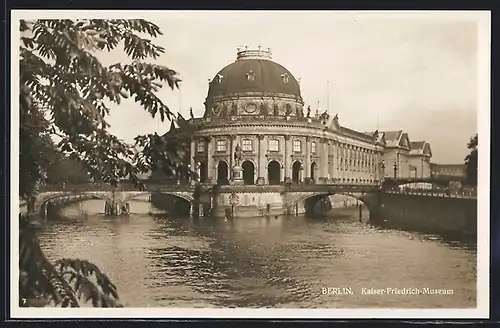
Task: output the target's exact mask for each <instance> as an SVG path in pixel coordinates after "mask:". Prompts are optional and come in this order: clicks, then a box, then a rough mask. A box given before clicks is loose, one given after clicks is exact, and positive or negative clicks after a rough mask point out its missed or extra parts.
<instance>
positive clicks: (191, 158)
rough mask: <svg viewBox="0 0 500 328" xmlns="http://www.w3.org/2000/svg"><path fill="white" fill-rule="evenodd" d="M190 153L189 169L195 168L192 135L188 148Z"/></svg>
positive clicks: (194, 147) (194, 145)
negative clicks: (189, 147)
mask: <svg viewBox="0 0 500 328" xmlns="http://www.w3.org/2000/svg"><path fill="white" fill-rule="evenodd" d="M190 151H191V152H190V153H189V165H190V167H191V170H194V169H195V164H196V163H195V160H194V158H195V155H196V141H195V140H194V138H193V137H191V149H190Z"/></svg>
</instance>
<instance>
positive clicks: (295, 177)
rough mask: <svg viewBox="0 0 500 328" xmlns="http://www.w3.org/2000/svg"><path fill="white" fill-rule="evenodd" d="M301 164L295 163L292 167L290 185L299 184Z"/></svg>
mask: <svg viewBox="0 0 500 328" xmlns="http://www.w3.org/2000/svg"><path fill="white" fill-rule="evenodd" d="M302 169H303V168H302V163H301V162H299V161H295V162H294V163H293V165H292V183H294V184H299V182H300V180H301V173H302V172H301V171H302Z"/></svg>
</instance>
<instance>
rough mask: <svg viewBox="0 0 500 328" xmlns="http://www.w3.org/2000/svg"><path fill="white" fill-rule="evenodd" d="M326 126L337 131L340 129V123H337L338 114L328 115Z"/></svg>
mask: <svg viewBox="0 0 500 328" xmlns="http://www.w3.org/2000/svg"><path fill="white" fill-rule="evenodd" d="M326 126H327V127H328V128H329V129H332V130H335V131H338V130H340V123H339V116H338V115H337V114H335V116H333V117H332V116H330V117H329V118H328V121H327V123H326Z"/></svg>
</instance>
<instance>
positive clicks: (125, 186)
mask: <svg viewBox="0 0 500 328" xmlns="http://www.w3.org/2000/svg"><path fill="white" fill-rule="evenodd" d="M143 185H144V188H138V187H137V186H135V185H134V184H132V183H122V184H120V185H119V186H118V187H116V188H113V187H112V186H110V185H109V184H105V183H102V184H101V183H82V184H71V185H64V184H55V185H46V186H43V187H42V188H40V192H48V191H59V192H61V191H62V192H85V191H87V192H88V191H108V192H112V191H113V190H114V191H117V192H118V191H138V192H139V191H154V190H164V189H177V190H178V189H193V188H194V186H192V185H191V184H189V183H168V184H167V183H161V182H156V181H155V182H151V183H149V182H143Z"/></svg>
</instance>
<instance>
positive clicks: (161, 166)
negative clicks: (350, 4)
mask: <svg viewBox="0 0 500 328" xmlns="http://www.w3.org/2000/svg"><path fill="white" fill-rule="evenodd" d="M11 17H12V28H11V29H12V31H11V33H12V38H11V42H12V44H11V52H12V59H11V65H12V69H11V74H12V77H11V81H12V87H11V88H12V92H11V94H12V96H11V98H12V104H11V107H12V108H11V117H12V123H11V130H12V144H11V158H12V163H11V167H12V173H11V184H12V185H11V213H12V214H13V215H12V220H11V244H12V251H11V271H12V274H11V317H12V318H31V319H33V318H53V317H58V316H66V317H67V315H68V313H71V317H73V318H85V317H114V318H125V317H133V318H147V317H157V318H161V317H163V318H181V317H193V318H194V317H196V318H209V317H217V318H224V317H226V318H238V317H242V318H243V317H244V318H264V317H265V318H398V317H400V318H402V317H405V318H409V317H413V318H424V317H435V318H478V317H483V318H484V317H488V313H489V309H488V306H489V170H490V167H489V165H490V164H489V156H490V147H489V138H490V132H489V129H490V128H489V125H490V121H489V115H490V114H489V113H490V102H489V98H490V78H489V74H490V73H489V71H490V29H491V27H490V13H489V12H486V11H477V12H467V11H442V12H437V11H436V12H434V11H419V12H413V11H383V12H382V11H106V12H95V11H86V10H72V11H51V10H36V11H35V10H13V11H12V12H11ZM95 17H98V18H95ZM479 148H480V150H479ZM61 308H74V310H72V311H71V312H67V311H68V310H62V309H61ZM103 308H108V309H106V310H103Z"/></svg>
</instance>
